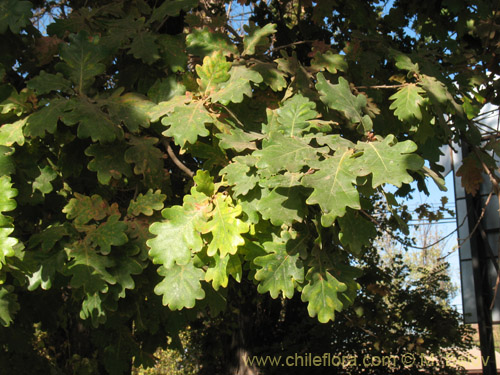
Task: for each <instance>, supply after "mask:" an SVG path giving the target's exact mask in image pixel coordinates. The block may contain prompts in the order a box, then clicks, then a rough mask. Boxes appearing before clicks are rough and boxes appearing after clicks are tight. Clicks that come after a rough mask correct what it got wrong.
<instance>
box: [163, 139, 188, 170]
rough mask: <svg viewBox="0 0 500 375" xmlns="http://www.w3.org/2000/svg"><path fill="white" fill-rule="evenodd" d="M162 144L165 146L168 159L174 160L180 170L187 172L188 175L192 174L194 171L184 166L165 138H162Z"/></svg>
mask: <svg viewBox="0 0 500 375" xmlns="http://www.w3.org/2000/svg"><path fill="white" fill-rule="evenodd" d="M162 143H163V145H164V146H165V149H166V150H167V153H168V156H170V159H172V161H173V162H174V164H175V165H177V166H178V167H179V169H180V170H181V171H183V172H184V173H185V174H187V175H188V176H189V177H193V176H194V172H193V171H192V170H191V169H189V168H188V167H186V166H185V165H184V164H183V163H182V162H181V161H180V160H179V159H178V158H177V155H175V153H174V150H172V147H170V142H169V141H168V140H167V139H163V140H162Z"/></svg>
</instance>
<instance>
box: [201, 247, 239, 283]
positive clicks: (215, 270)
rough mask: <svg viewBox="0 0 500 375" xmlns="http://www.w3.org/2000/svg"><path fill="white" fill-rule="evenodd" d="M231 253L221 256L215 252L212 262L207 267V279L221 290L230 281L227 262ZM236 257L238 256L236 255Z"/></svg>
mask: <svg viewBox="0 0 500 375" xmlns="http://www.w3.org/2000/svg"><path fill="white" fill-rule="evenodd" d="M230 257H231V255H229V254H226V255H225V256H223V257H220V256H219V254H214V256H213V257H212V264H211V265H210V267H208V268H207V272H206V273H205V281H207V282H210V281H211V282H212V287H213V288H214V289H215V290H219V288H220V287H223V288H225V287H227V283H228V281H229V278H228V273H227V264H228V263H229V258H230ZM235 257H236V256H235Z"/></svg>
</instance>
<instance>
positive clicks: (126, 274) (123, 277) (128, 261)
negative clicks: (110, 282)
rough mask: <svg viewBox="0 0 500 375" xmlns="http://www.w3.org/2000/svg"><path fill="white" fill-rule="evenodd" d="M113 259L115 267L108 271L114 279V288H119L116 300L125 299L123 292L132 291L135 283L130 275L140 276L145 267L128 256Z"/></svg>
mask: <svg viewBox="0 0 500 375" xmlns="http://www.w3.org/2000/svg"><path fill="white" fill-rule="evenodd" d="M114 259H115V267H113V268H112V269H110V270H109V273H111V274H112V275H113V277H114V278H115V280H116V286H119V293H118V298H125V290H126V289H129V290H134V288H135V282H134V279H133V277H132V275H140V274H141V273H142V272H143V270H144V268H145V265H143V264H142V263H141V262H140V261H139V260H138V259H136V258H135V257H133V256H130V255H129V254H127V255H125V256H123V255H122V256H119V257H116V258H114ZM116 286H115V288H116Z"/></svg>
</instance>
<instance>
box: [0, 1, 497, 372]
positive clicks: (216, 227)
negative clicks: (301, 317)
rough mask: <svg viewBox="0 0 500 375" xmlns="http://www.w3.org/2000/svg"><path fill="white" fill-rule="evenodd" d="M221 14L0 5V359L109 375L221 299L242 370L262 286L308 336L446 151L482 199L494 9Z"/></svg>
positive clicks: (490, 164)
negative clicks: (455, 149)
mask: <svg viewBox="0 0 500 375" xmlns="http://www.w3.org/2000/svg"><path fill="white" fill-rule="evenodd" d="M229 4H230V3H228V2H222V1H211V2H198V1H194V0H169V1H163V2H156V1H152V0H151V1H145V0H134V1H92V0H86V1H79V0H77V1H71V0H68V1H36V2H33V3H31V2H29V1H16V0H1V1H0V9H1V11H2V13H1V14H2V15H3V16H2V17H1V18H0V44H1V45H2V51H3V53H2V56H1V58H0V64H1V69H0V76H1V78H2V85H1V87H0V101H1V102H0V109H1V110H0V120H1V123H2V126H1V128H0V171H1V177H0V185H1V188H0V214H1V216H0V265H1V268H0V282H1V286H0V323H2V325H3V326H5V327H7V328H2V335H1V336H0V341H1V343H2V352H1V361H2V362H3V368H8V369H9V371H10V372H18V373H20V374H21V373H26V372H27V371H28V372H29V373H33V372H40V373H50V371H52V372H53V373H58V372H59V373H112V374H120V373H126V372H129V371H130V369H131V366H132V361H131V359H132V358H133V359H134V363H135V364H141V363H142V364H146V365H148V364H152V363H153V362H154V358H153V357H152V353H153V352H154V351H155V350H156V348H157V347H158V346H165V345H166V344H167V340H166V337H167V336H169V337H170V339H171V341H172V343H174V344H176V343H177V344H178V343H179V339H178V335H177V333H178V332H179V331H180V330H181V329H182V327H184V326H186V324H188V322H190V321H193V320H196V319H200V318H201V319H202V320H203V319H204V320H205V321H211V320H212V319H216V317H217V316H218V314H221V313H222V312H223V311H224V309H225V307H226V305H228V309H229V310H228V311H233V312H235V311H237V312H238V313H239V314H240V320H239V322H238V330H234V329H233V327H230V328H229V329H231V330H233V332H236V333H237V334H236V335H235V336H233V337H232V340H231V341H232V342H231V345H232V347H233V352H234V353H235V354H236V361H235V364H234V366H236V367H237V366H238V365H239V364H241V361H242V356H243V355H244V354H245V352H246V350H247V349H246V348H247V347H248V346H249V345H250V344H249V341H248V340H249V337H250V336H249V335H248V334H245V332H247V333H248V332H250V328H251V323H252V320H251V316H252V314H253V311H254V308H255V306H254V305H253V304H252V302H253V301H254V296H257V292H258V293H260V294H269V295H270V297H271V300H269V299H268V300H269V301H270V302H269V303H270V306H271V307H270V308H269V310H270V311H272V314H271V316H272V317H273V319H274V318H279V316H280V315H279V314H280V311H281V309H280V308H279V306H281V300H278V299H277V298H278V296H280V295H281V296H282V297H283V298H284V299H285V300H286V299H290V300H292V301H293V300H294V299H295V300H297V299H298V298H299V295H300V300H301V301H302V303H303V304H301V305H300V306H301V308H302V309H304V310H303V311H305V310H306V309H307V311H308V314H309V316H311V317H314V318H316V319H318V321H319V322H321V323H328V322H330V321H332V320H334V318H335V316H336V315H338V314H339V313H341V312H342V311H344V310H345V309H347V308H348V307H349V306H352V305H353V304H354V303H356V302H355V301H356V297H357V296H358V300H361V298H362V296H363V293H367V289H366V288H367V287H368V286H367V285H368V284H365V283H364V282H363V277H368V276H367V275H369V273H368V274H367V273H363V267H360V264H361V262H362V259H363V257H364V256H366V254H367V253H370V252H371V251H373V248H372V247H371V243H372V241H373V239H374V238H375V237H376V235H377V231H379V232H380V231H384V230H387V229H389V230H390V233H392V234H393V235H394V236H400V237H404V236H405V228H404V221H405V215H407V213H405V212H404V210H403V211H402V210H401V208H400V207H398V202H397V199H396V197H397V196H402V195H406V194H408V193H409V192H410V190H411V188H410V185H409V184H410V183H411V182H412V181H414V180H417V182H418V186H419V189H421V190H423V191H427V188H426V186H427V185H426V184H427V183H429V181H430V179H429V178H432V179H433V180H435V181H436V182H437V183H438V184H441V183H442V180H441V178H440V175H439V172H440V170H441V168H440V166H439V165H437V164H436V163H437V161H438V157H439V154H440V153H439V147H440V146H441V145H443V144H448V143H449V142H450V141H455V142H458V143H459V144H461V145H462V144H463V145H467V146H468V147H470V150H471V152H470V154H469V156H467V158H465V159H464V163H463V166H462V167H461V169H460V171H459V173H460V174H461V175H462V177H463V178H462V181H463V182H464V185H465V187H466V189H467V190H468V191H469V192H470V193H475V192H476V191H477V188H478V186H479V183H480V182H481V179H482V177H481V172H482V171H484V172H487V174H488V176H489V178H490V179H491V180H492V182H493V184H492V185H493V186H494V188H495V186H498V184H497V178H498V177H497V175H496V164H495V162H494V159H493V158H492V156H491V153H492V152H498V147H497V140H496V134H497V133H496V132H492V133H491V134H489V135H488V137H486V138H484V137H483V135H482V134H481V133H480V132H479V129H478V126H477V124H476V123H475V122H474V121H473V120H472V119H473V118H474V116H475V115H477V113H479V110H480V108H481V107H482V106H483V104H485V103H496V101H497V100H498V97H499V96H498V80H495V77H496V74H497V73H498V69H499V68H498V67H499V65H498V48H499V45H498V37H497V34H498V16H499V15H498V10H497V9H495V8H494V7H493V4H491V3H490V2H488V1H484V2H477V1H475V2H473V3H472V2H471V3H469V2H462V3H460V4H459V5H457V4H456V3H454V2H448V1H442V2H435V3H433V4H425V5H422V4H421V2H416V1H395V2H394V4H393V6H392V7H391V9H390V11H388V12H385V11H384V4H379V3H375V2H370V1H361V0H358V1H349V2H344V1H340V2H335V3H332V2H330V1H326V0H325V1H318V2H316V3H315V4H313V3H312V2H309V1H304V0H302V1H297V0H293V1H292V0H291V1H287V0H283V1H270V2H263V1H260V2H253V1H252V2H250V1H248V2H243V1H240V2H239V4H240V5H243V4H245V6H248V7H249V8H248V9H250V11H251V13H252V14H251V17H250V23H249V24H248V25H246V27H245V28H244V34H243V35H239V34H238V33H237V32H236V31H235V30H234V28H233V27H232V26H231V24H230V23H229V22H228V8H227V6H229ZM231 5H234V6H235V7H236V4H231ZM313 5H314V6H313ZM229 13H230V12H229ZM50 17H52V18H53V19H54V21H53V22H50V23H49V22H48V21H47V20H49V19H50ZM46 21H47V22H46ZM47 23H49V24H48V25H47V27H46V34H44V33H42V32H41V29H42V28H43V25H46V24H47ZM35 25H38V26H39V28H40V29H38V28H37V27H35ZM408 28H411V29H412V30H413V32H412V33H409V32H408V30H409V29H408ZM497 104H498V103H497ZM426 162H427V163H426ZM426 178H427V179H426ZM386 185H394V186H396V187H397V188H399V189H398V190H397V191H396V193H395V194H390V193H389V192H388V191H387V189H386V188H385V186H386ZM495 189H496V188H495ZM494 192H495V193H498V191H497V190H495V191H494ZM401 211H402V212H401ZM378 212H385V213H387V214H388V219H387V220H377V219H376V217H377V215H376V213H378ZM395 225H398V226H399V228H400V229H399V232H398V230H397V229H395ZM365 271H367V269H365ZM404 272H405V271H404V268H402V269H401V271H398V272H396V274H395V275H394V277H396V278H397V277H399V276H398V275H403V274H404ZM375 275H376V273H375ZM381 276H382V275H381ZM391 277H392V276H391ZM381 280H382V279H380V280H379V279H378V278H377V277H375V278H374V279H373V281H372V283H376V282H378V281H381ZM363 286H364V287H365V289H363ZM433 293H434V292H433ZM431 302H432V301H431ZM431 302H429V303H431ZM231 304H232V305H231ZM274 305H275V306H277V308H276V309H275V308H274V307H273V306H274ZM234 306H237V309H238V310H234ZM231 308H233V310H231ZM34 312H36V313H34ZM452 320H453V319H452ZM272 321H273V320H271V321H270V323H269V324H272V323H271V322H272ZM278 321H279V320H278ZM240 333H243V334H240ZM233 334H234V333H233ZM26 337H37V340H36V342H38V343H40V342H41V341H40V337H43V338H44V340H42V342H43V343H46V348H45V349H44V351H43V353H45V354H44V355H43V356H40V355H39V353H40V350H38V349H37V348H35V347H34V346H33V345H34V343H33V342H30V341H29V340H26ZM233 339H234V340H233ZM438 342H439V340H438ZM443 345H444V344H443ZM27 369H29V370H27Z"/></svg>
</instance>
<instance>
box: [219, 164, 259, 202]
mask: <svg viewBox="0 0 500 375" xmlns="http://www.w3.org/2000/svg"><path fill="white" fill-rule="evenodd" d="M252 161H253V163H255V158H254V157H253V156H251V155H245V156H236V157H235V158H233V162H232V163H230V164H228V165H227V166H226V167H224V168H223V169H222V170H221V171H220V173H219V174H220V175H221V176H222V175H224V177H225V178H226V180H227V182H228V183H229V184H230V185H232V189H233V196H235V197H237V196H239V195H245V194H247V193H248V192H249V191H250V190H251V189H253V187H254V186H255V185H256V184H257V182H258V181H259V176H257V175H256V174H255V173H250V174H249V172H250V166H249V165H248V164H249V163H252Z"/></svg>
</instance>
